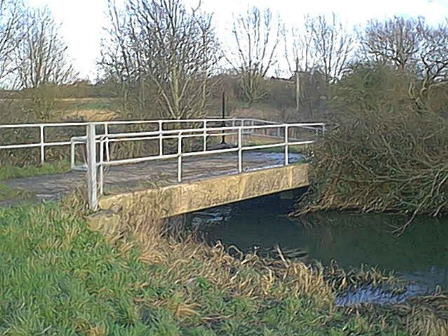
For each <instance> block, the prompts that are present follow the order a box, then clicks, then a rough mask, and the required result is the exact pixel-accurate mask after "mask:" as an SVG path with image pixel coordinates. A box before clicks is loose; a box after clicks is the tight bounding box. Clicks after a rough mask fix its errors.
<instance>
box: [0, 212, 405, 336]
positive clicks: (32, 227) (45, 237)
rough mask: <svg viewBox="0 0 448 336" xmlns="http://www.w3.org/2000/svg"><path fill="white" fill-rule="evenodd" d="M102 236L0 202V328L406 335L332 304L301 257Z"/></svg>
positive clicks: (58, 216) (61, 218) (53, 215)
mask: <svg viewBox="0 0 448 336" xmlns="http://www.w3.org/2000/svg"><path fill="white" fill-rule="evenodd" d="M149 240H150V242H149V243H148V244H146V246H143V247H141V248H139V247H137V246H136V243H135V241H134V242H133V241H131V240H129V239H128V240H126V241H124V240H122V239H112V238H109V239H106V238H105V237H103V236H102V235H100V234H99V233H95V232H92V231H91V230H90V229H89V228H88V226H87V224H86V222H85V221H84V220H83V219H82V218H81V217H78V216H77V215H73V214H69V213H67V212H65V211H64V210H61V208H60V207H59V206H58V205H56V204H47V205H42V206H25V207H21V208H15V209H0V260H1V262H0V287H1V288H2V291H1V292H0V334H4V335H37V334H45V335H238V336H241V335H380V334H381V335H407V332H406V331H405V330H406V329H405V326H404V325H402V324H396V325H394V324H388V323H386V322H385V321H386V320H385V318H384V317H381V318H376V319H375V320H374V319H370V318H369V316H371V314H367V315H365V316H362V315H359V316H357V315H356V314H354V315H350V314H346V312H344V311H341V310H338V309H336V307H335V306H334V294H333V291H332V289H331V288H330V287H329V286H328V285H327V284H326V283H325V281H324V279H323V276H322V275H321V274H319V273H318V272H317V273H316V272H311V271H310V270H309V269H308V268H307V267H306V266H305V265H304V264H301V263H294V262H289V261H280V262H275V261H270V262H269V261H265V260H261V259H259V258H258V257H256V256H246V257H245V258H243V259H242V260H240V259H235V258H233V257H230V256H229V255H228V254H227V253H225V252H224V250H223V249H222V248H221V247H219V246H218V247H215V248H209V247H206V246H204V245H201V244H198V243H195V242H191V241H184V242H182V243H181V242H179V241H177V240H173V239H170V238H160V237H158V239H157V241H156V240H152V239H149Z"/></svg>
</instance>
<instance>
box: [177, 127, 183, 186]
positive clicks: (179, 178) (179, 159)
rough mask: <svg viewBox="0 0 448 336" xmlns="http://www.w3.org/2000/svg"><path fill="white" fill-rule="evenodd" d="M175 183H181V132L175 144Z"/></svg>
mask: <svg viewBox="0 0 448 336" xmlns="http://www.w3.org/2000/svg"><path fill="white" fill-rule="evenodd" d="M177 182H179V183H180V182H182V132H179V137H178V142H177Z"/></svg>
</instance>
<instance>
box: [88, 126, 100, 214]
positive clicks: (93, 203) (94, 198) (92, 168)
mask: <svg viewBox="0 0 448 336" xmlns="http://www.w3.org/2000/svg"><path fill="white" fill-rule="evenodd" d="M95 137H96V132H95V124H88V125H87V193H88V199H89V208H90V210H93V211H96V210H97V208H98V185H97V176H96V175H97V164H96V141H95Z"/></svg>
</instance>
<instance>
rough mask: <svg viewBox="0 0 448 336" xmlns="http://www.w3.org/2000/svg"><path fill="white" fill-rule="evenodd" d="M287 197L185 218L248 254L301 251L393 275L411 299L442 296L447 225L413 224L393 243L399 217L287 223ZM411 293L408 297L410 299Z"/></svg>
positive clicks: (329, 216)
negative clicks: (431, 294) (406, 285)
mask: <svg viewBox="0 0 448 336" xmlns="http://www.w3.org/2000/svg"><path fill="white" fill-rule="evenodd" d="M290 196H292V195H290V194H288V193H282V194H278V195H273V196H268V197H262V198H258V199H254V200H249V201H244V202H239V203H235V204H232V205H227V206H223V207H218V208H213V209H209V210H206V211H202V212H199V213H195V214H193V215H192V217H191V222H192V224H193V225H196V226H199V227H200V228H201V231H202V232H204V233H205V237H206V239H207V240H208V241H209V242H211V243H215V242H217V241H222V242H223V243H224V245H226V246H230V245H235V246H237V247H238V248H239V249H241V250H243V251H246V252H249V251H253V250H254V249H257V250H260V251H261V250H267V249H270V248H273V247H275V246H276V245H279V246H280V247H281V248H282V249H284V250H290V249H299V250H303V251H304V255H306V257H305V259H306V261H307V262H312V261H318V262H321V263H323V264H324V265H328V264H330V262H331V261H332V260H336V261H337V263H338V264H339V265H340V266H342V267H344V268H350V267H356V268H359V267H361V265H368V266H374V267H377V268H379V269H381V270H385V271H395V272H396V273H397V274H398V275H399V276H401V277H403V278H404V279H406V280H409V281H411V284H412V285H411V287H410V288H411V290H410V295H411V294H416V293H420V294H421V293H429V292H431V291H433V290H434V289H435V288H436V286H441V287H442V288H443V289H444V290H448V219H447V218H445V219H432V218H427V217H421V218H417V219H416V221H415V222H414V223H413V224H412V225H411V226H410V228H409V229H408V230H407V231H405V232H404V234H402V235H401V236H399V237H397V236H396V235H394V234H393V233H392V232H393V231H394V229H395V228H396V227H397V226H399V225H402V224H403V223H405V222H406V218H403V217H401V216H393V215H383V214H368V215H365V214H353V213H352V214H350V213H341V212H325V213H319V214H313V215H307V216H304V217H302V218H299V219H291V218H290V217H288V213H289V212H290V211H291V210H292V206H293V203H294V201H293V199H291V197H290ZM411 292H412V293H411Z"/></svg>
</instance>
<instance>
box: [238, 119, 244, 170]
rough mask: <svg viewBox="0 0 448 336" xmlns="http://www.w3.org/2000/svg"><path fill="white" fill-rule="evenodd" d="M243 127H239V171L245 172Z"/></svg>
mask: <svg viewBox="0 0 448 336" xmlns="http://www.w3.org/2000/svg"><path fill="white" fill-rule="evenodd" d="M242 148H243V128H242V127H239V128H238V173H242V172H243V149H242Z"/></svg>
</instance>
